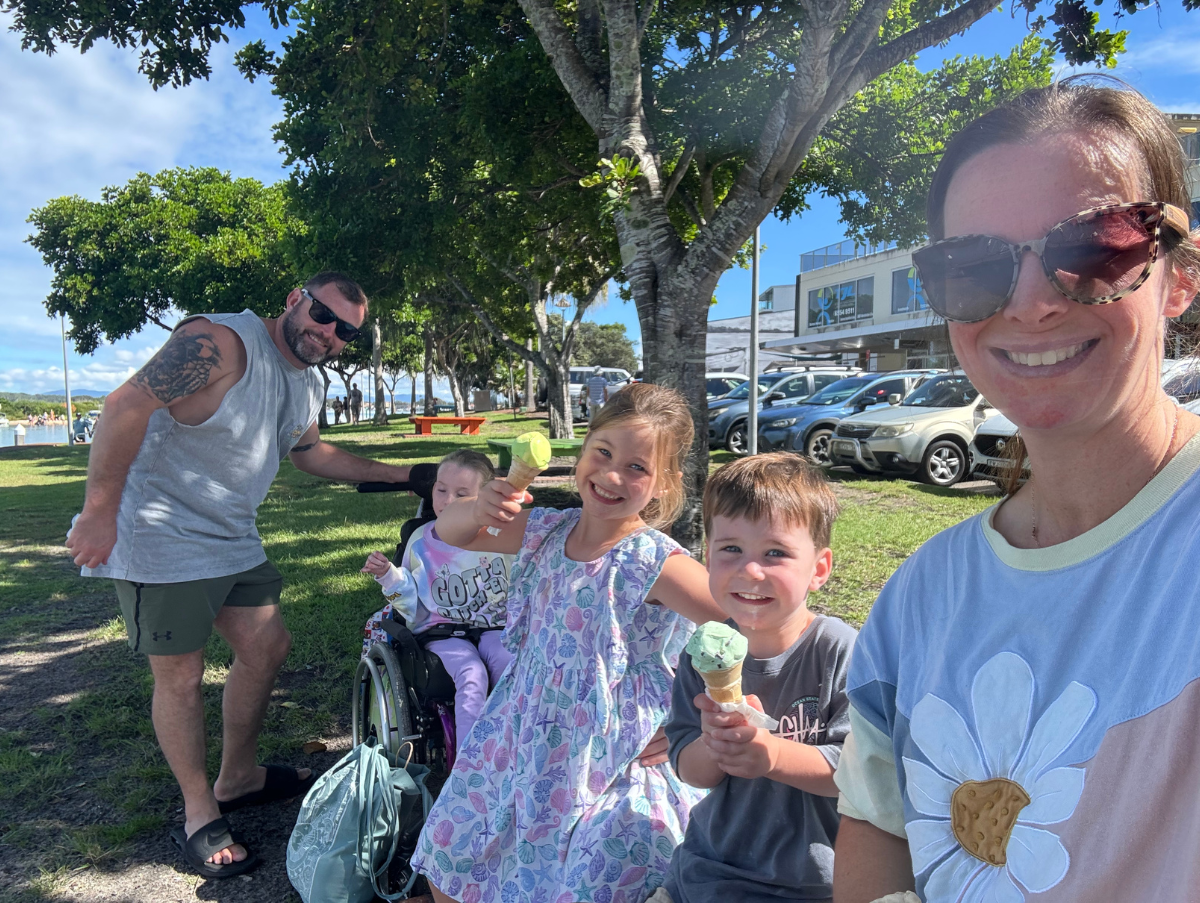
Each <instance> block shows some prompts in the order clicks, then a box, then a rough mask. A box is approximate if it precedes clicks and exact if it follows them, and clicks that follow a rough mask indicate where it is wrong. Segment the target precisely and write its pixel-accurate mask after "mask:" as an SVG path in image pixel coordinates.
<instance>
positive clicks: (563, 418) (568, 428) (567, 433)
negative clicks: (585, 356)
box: [546, 367, 575, 439]
mask: <svg viewBox="0 0 1200 903" xmlns="http://www.w3.org/2000/svg"><path fill="white" fill-rule="evenodd" d="M546 408H547V410H548V413H549V415H550V438H551V439H572V438H574V436H575V431H574V429H573V427H572V418H571V395H570V386H569V384H568V382H567V381H564V379H563V371H562V370H561V369H559V368H554V367H552V368H550V369H548V370H547V371H546Z"/></svg>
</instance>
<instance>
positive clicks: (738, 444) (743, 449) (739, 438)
mask: <svg viewBox="0 0 1200 903" xmlns="http://www.w3.org/2000/svg"><path fill="white" fill-rule="evenodd" d="M725 447H726V448H727V449H729V451H731V452H733V453H734V454H735V455H737V456H738V457H739V458H742V457H745V456H746V455H747V454H749V453H750V437H749V436H748V435H747V433H746V421H745V420H739V421H738V422H737V423H735V424H734V425H733V426H731V427H730V428H729V432H728V433H726V434H725Z"/></svg>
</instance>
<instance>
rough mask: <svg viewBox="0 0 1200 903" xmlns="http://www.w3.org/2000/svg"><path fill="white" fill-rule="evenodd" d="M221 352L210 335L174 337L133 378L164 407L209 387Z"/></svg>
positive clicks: (192, 334) (219, 362)
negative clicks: (209, 381) (177, 399)
mask: <svg viewBox="0 0 1200 903" xmlns="http://www.w3.org/2000/svg"><path fill="white" fill-rule="evenodd" d="M220 366H221V349H220V348H218V347H217V342H216V339H214V338H213V335H212V333H208V332H196V333H189V334H186V335H180V334H175V335H173V336H171V338H169V339H168V340H167V344H165V345H163V347H162V348H160V349H159V352H158V354H156V355H154V357H152V358H151V359H150V360H149V361H148V362H147V363H146V366H144V367H142V369H141V370H139V371H138V372H137V374H136V375H135V376H134V379H135V380H136V381H137V382H139V383H140V384H141V385H142V386H144V387H145V388H146V389H148V390H149V391H150V392H151V394H153V395H154V397H155V398H157V399H158V400H159V401H161V402H162V403H163V404H169V403H170V402H172V401H174V400H175V399H176V398H183V397H184V396H185V395H192V394H193V393H195V392H199V391H200V390H201V389H203V388H204V387H205V386H207V385H208V380H209V378H210V377H211V375H212V370H213V368H214V367H220Z"/></svg>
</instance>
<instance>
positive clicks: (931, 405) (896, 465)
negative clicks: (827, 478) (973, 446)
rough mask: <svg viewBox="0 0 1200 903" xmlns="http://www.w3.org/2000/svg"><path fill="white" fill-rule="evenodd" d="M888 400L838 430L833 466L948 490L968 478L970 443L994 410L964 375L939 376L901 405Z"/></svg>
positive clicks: (832, 449)
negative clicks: (916, 479) (909, 479)
mask: <svg viewBox="0 0 1200 903" xmlns="http://www.w3.org/2000/svg"><path fill="white" fill-rule="evenodd" d="M888 400H889V401H891V402H892V404H891V405H889V406H887V407H880V406H876V407H873V408H870V409H868V410H866V411H863V412H862V413H861V414H855V415H853V416H851V417H846V418H844V419H843V420H842V421H841V422H840V423H839V424H838V425H837V429H836V430H835V432H834V435H833V439H832V441H831V442H830V445H829V457H830V462H831V463H832V464H834V465H838V464H842V465H849V466H850V467H852V468H853V469H854V470H855V471H856V472H858V473H891V474H904V475H906V476H913V475H915V476H917V477H919V478H920V479H921V480H922V481H924V482H926V483H930V484H932V485H934V486H953V485H954V484H955V483H957V482H958V481H959V480H961V479H962V478H963V477H965V476H966V475H967V474H968V473H969V472H970V470H971V467H970V461H971V458H970V451H969V450H968V449H969V446H970V443H971V439H972V438H973V437H974V436H975V430H976V429H977V428H978V427H979V425H980V424H981V423H983V422H984V421H985V420H987V419H988V418H989V417H991V416H992V415H993V414H995V413H996V409H995V408H993V407H991V406H990V405H989V404H988V403H987V401H986V400H985V399H984V398H983V396H982V395H980V394H979V391H978V390H977V389H976V388H975V387H974V386H973V385H971V381H970V380H969V379H967V377H966V374H964V373H961V372H959V373H943V374H940V375H938V376H935V377H933V378H932V379H929V380H926V381H925V382H923V383H922V384H921V385H920V386H919V387H918V388H916V389H914V390H913V391H912V392H910V393H909V394H908V396H907V397H906V398H905V399H904V400H903V401H900V399H899V398H897V397H896V396H892V397H891V398H889V399H888ZM896 402H899V403H896Z"/></svg>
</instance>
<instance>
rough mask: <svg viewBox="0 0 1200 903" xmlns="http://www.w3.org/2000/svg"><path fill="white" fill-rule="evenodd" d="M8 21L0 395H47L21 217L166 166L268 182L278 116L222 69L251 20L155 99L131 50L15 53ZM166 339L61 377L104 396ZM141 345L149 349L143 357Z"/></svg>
mask: <svg viewBox="0 0 1200 903" xmlns="http://www.w3.org/2000/svg"><path fill="white" fill-rule="evenodd" d="M250 18H251V19H254V18H255V17H254V16H251V17H250ZM257 18H259V19H261V18H264V17H262V16H261V15H260V16H258V17H257ZM11 21H12V18H11V16H7V15H0V85H3V86H4V87H3V92H4V102H3V103H2V104H0V160H3V161H4V165H3V167H2V168H0V272H3V273H4V289H5V295H4V309H5V314H6V322H5V325H6V328H5V329H4V330H3V331H2V332H0V390H3V391H25V392H35V391H40V390H42V389H49V390H50V391H54V389H55V385H50V384H48V382H49V383H53V381H54V379H57V380H58V386H59V387H61V379H62V371H61V364H62V345H61V339H60V336H59V325H58V322H57V320H55V319H51V318H49V317H47V316H46V312H45V307H44V299H45V297H46V296H47V295H48V294H49V292H50V278H51V275H52V274H51V271H50V270H49V269H48V268H47V267H45V266H44V265H43V263H42V261H41V258H40V256H39V255H38V254H37V252H36V251H34V250H33V249H32V248H31V247H30V246H29V245H27V244H25V238H26V236H27V235H28V234H29V232H30V231H31V230H30V226H29V225H28V224H27V223H26V222H25V220H26V218H27V217H28V216H29V213H30V211H31V210H32V209H33V208H35V207H39V206H41V205H43V204H44V203H46V201H48V200H49V199H51V198H54V197H59V196H62V195H71V194H78V195H81V196H83V197H88V198H91V199H98V198H99V196H100V192H101V190H102V189H103V188H104V187H105V186H109V185H120V184H123V183H124V182H126V181H128V180H129V179H130V178H131V177H132V176H134V175H135V174H137V173H138V172H157V171H158V170H160V169H164V168H167V167H171V166H216V167H218V168H220V169H224V170H229V171H231V172H232V173H233V174H234V175H235V176H252V177H254V178H258V179H261V180H263V181H266V182H272V181H276V180H277V179H279V178H282V177H283V176H284V171H283V169H282V162H283V158H282V156H281V155H280V154H279V151H278V149H277V148H276V147H275V145H274V143H273V139H272V136H271V128H272V125H273V124H274V123H275V122H276V121H278V120H279V119H280V118H282V106H281V103H280V101H279V99H278V98H276V97H274V96H273V95H272V94H271V86H270V84H269V82H267V81H265V80H263V79H260V80H259V81H258V82H257V83H255V84H250V83H248V82H246V81H245V80H244V79H242V77H241V76H240V75H239V74H238V73H237V72H236V70H234V69H233V67H232V65H231V60H232V56H233V53H234V49H235V48H236V46H238V45H239V44H240V43H242V42H244V41H245V40H250V39H252V38H254V37H259V36H260V35H261V34H262V24H261V22H257V21H253V22H252V23H251V28H249V29H247V30H246V31H245V32H240V33H235V34H234V36H233V43H232V44H228V45H219V46H218V47H216V48H215V49H214V52H213V56H212V66H213V76H212V79H211V80H210V81H208V82H198V83H195V84H193V85H190V86H188V87H187V88H183V89H179V90H176V89H173V88H164V89H162V90H160V91H154V90H153V89H152V88H151V87H150V85H149V83H148V82H147V81H146V78H145V76H143V75H141V74H140V73H139V72H138V71H137V52H136V51H135V50H121V49H119V48H115V47H113V46H111V45H109V44H105V43H101V44H97V45H96V46H95V47H94V48H93V49H91V50H90V51H88V52H87V53H85V54H80V53H79V52H78V51H76V50H74V49H72V48H70V47H64V48H62V49H60V50H59V52H57V53H55V54H54V55H53V56H46V55H44V54H37V53H32V52H26V51H22V50H21V49H20V37H19V35H16V34H14V33H12V32H10V31H8V26H9V25H10V23H11ZM263 36H266V37H268V40H269V41H270V39H271V37H272V36H271V35H269V34H268V35H263ZM165 337H166V334H165V333H164V332H163V331H162V330H160V329H159V328H158V327H156V326H151V327H148V328H147V330H146V332H145V334H144V335H135V336H132V337H130V338H129V339H126V340H123V341H120V342H117V343H116V344H115V345H114V346H106V347H105V348H101V349H99V350H98V351H97V353H96V355H94V356H93V357H92V358H90V359H79V358H77V357H75V356H74V355H72V362H71V374H72V380H73V381H74V379H75V371H76V365H77V363H78V364H79V365H80V368H79V372H80V378H81V379H82V380H85V381H90V383H89V386H88V387H89V388H94V389H104V390H107V389H112V388H115V386H116V385H119V384H120V382H121V381H122V380H123V379H125V378H127V376H128V373H126V371H129V372H130V373H131V372H133V371H132V370H130V367H131V366H136V365H138V364H140V363H141V362H142V361H144V360H145V359H146V358H147V357H149V355H150V354H151V353H153V350H154V348H157V346H158V344H161V340H162V339H163V338H165ZM147 343H154V345H153V347H151V348H150V349H149V350H148V351H147ZM118 365H119V366H118ZM56 368H57V369H56ZM55 373H56V374H57V376H54V375H53V374H55ZM122 374H124V375H122Z"/></svg>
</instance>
